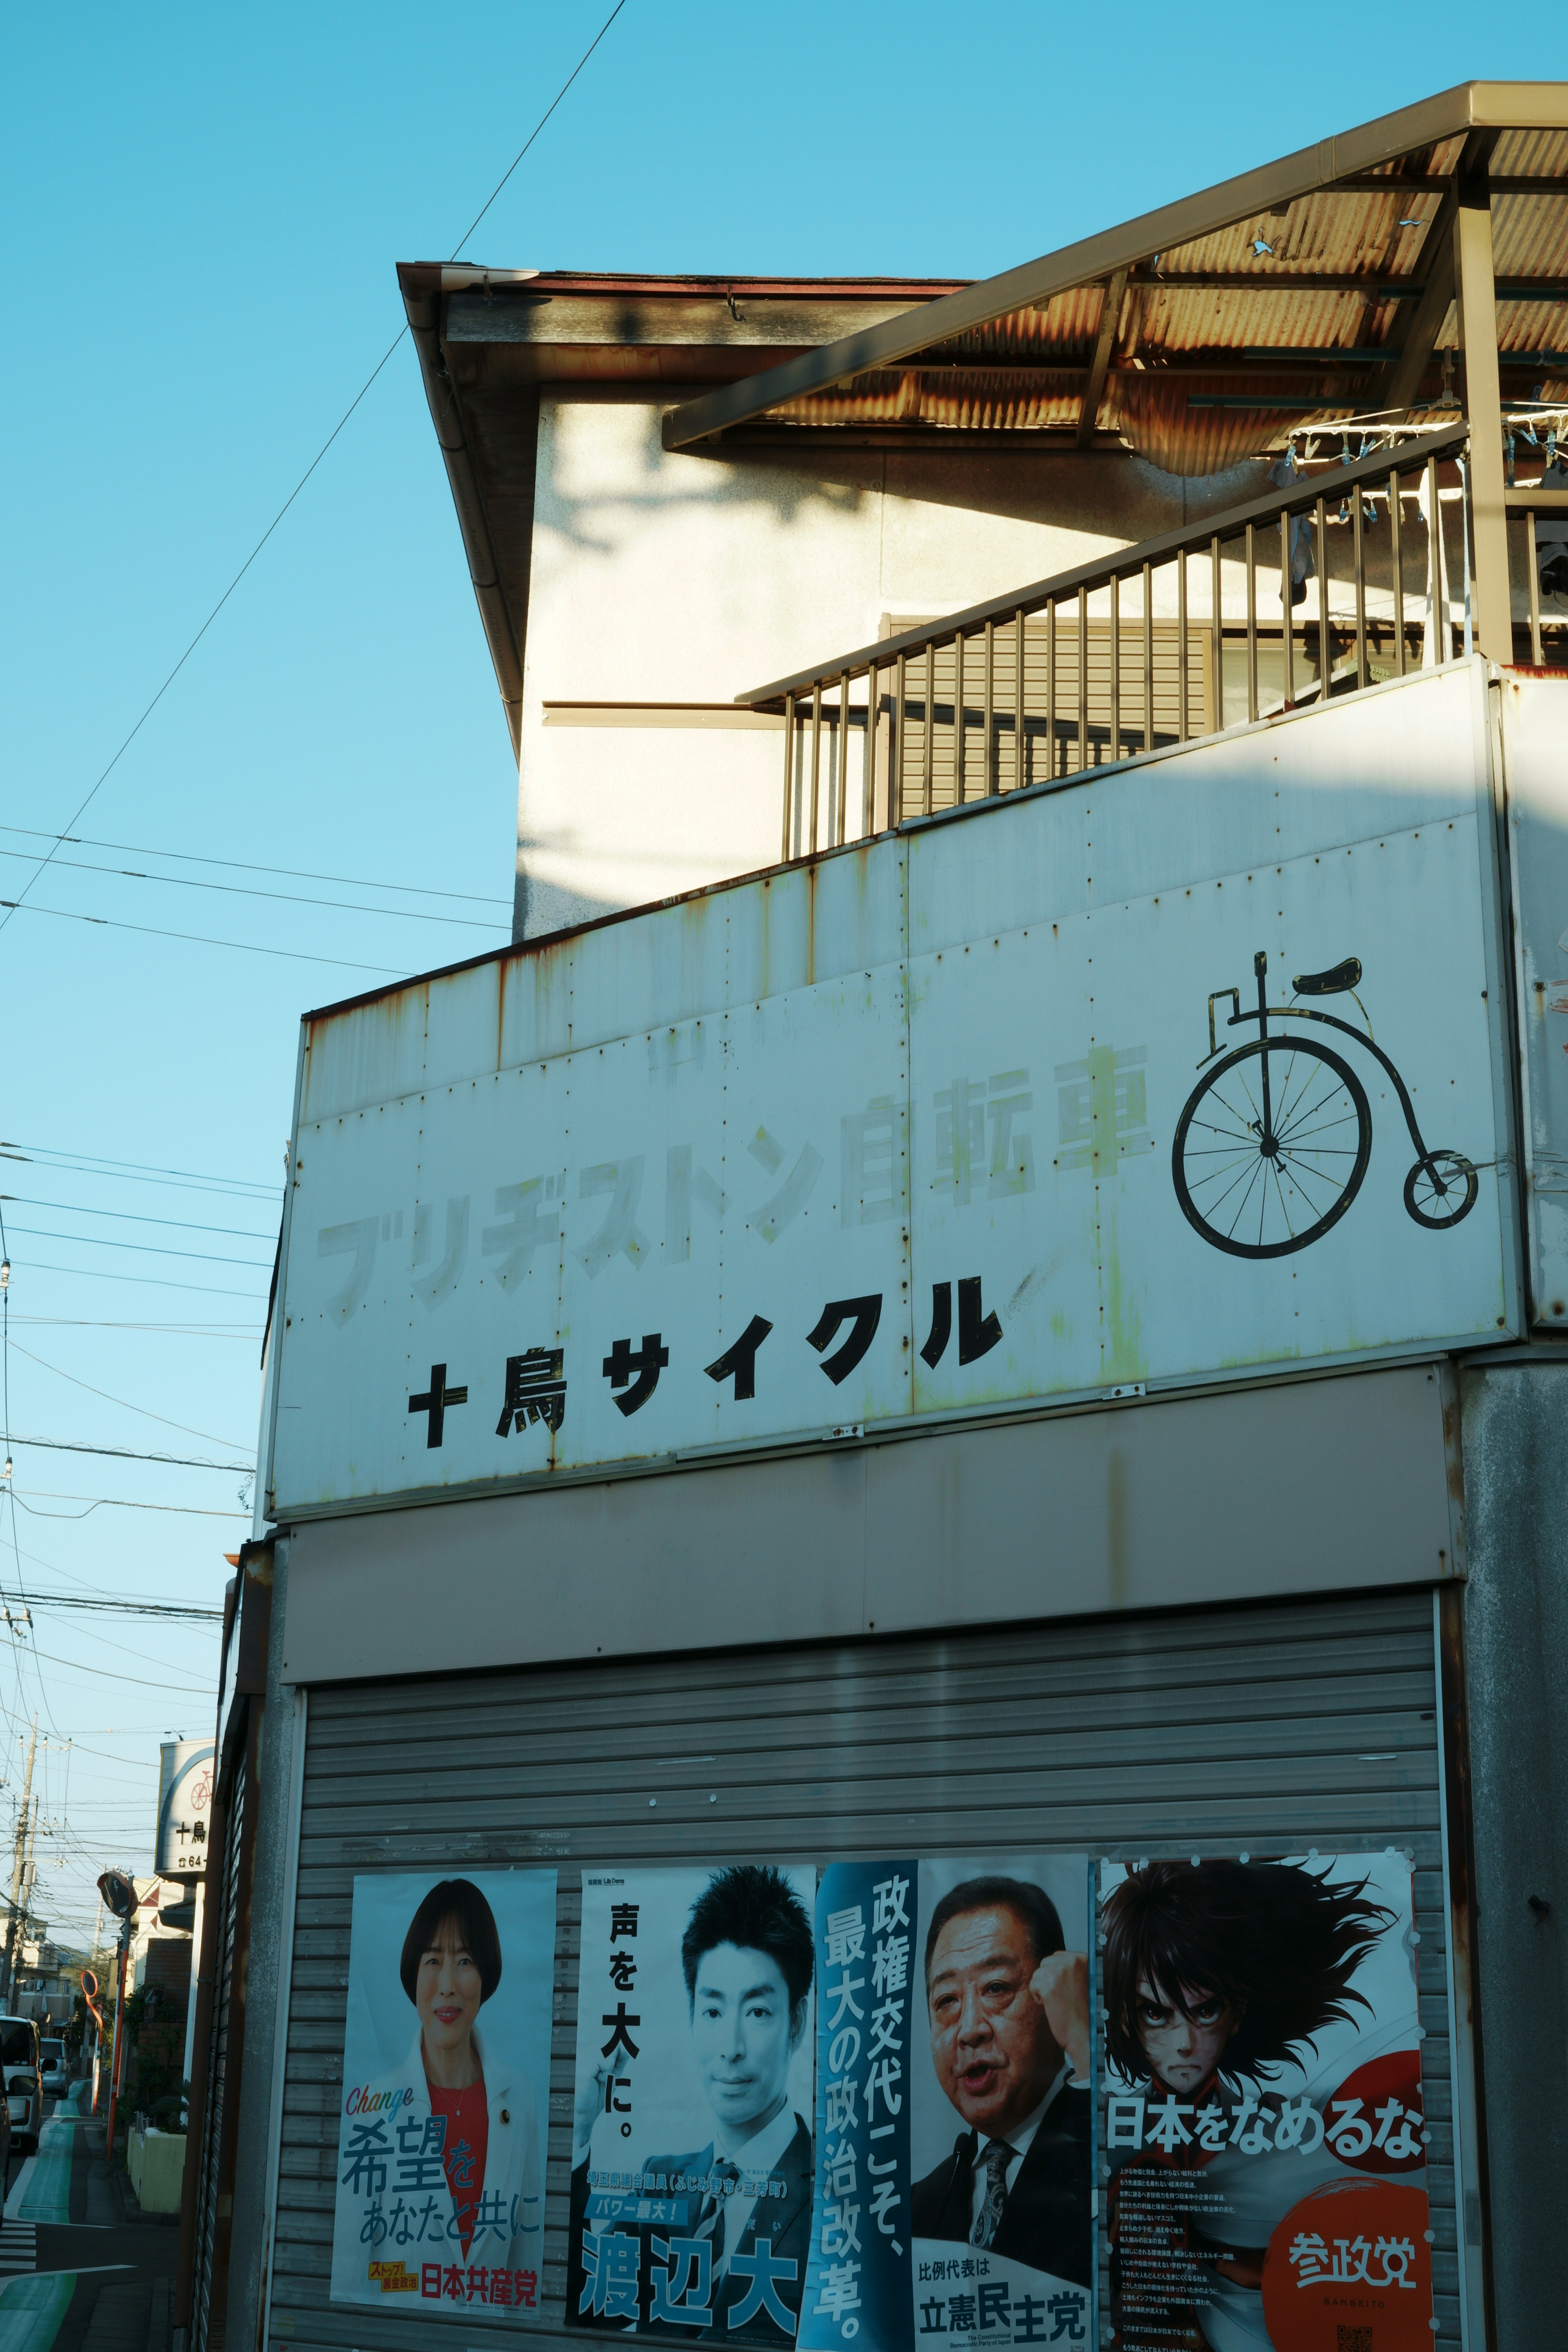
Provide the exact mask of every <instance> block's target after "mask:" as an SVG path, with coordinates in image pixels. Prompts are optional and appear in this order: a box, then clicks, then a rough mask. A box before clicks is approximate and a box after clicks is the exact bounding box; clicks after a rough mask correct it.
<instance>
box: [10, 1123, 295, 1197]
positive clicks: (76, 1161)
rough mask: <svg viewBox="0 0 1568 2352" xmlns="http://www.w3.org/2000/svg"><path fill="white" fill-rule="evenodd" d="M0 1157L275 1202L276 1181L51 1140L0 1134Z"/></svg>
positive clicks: (279, 1189) (87, 1173)
mask: <svg viewBox="0 0 1568 2352" xmlns="http://www.w3.org/2000/svg"><path fill="white" fill-rule="evenodd" d="M0 1158H5V1159H7V1160H13V1159H22V1160H37V1161H39V1162H40V1164H42V1165H55V1166H59V1167H69V1168H72V1169H75V1170H77V1171H79V1172H80V1173H81V1174H83V1175H99V1174H102V1175H108V1176H118V1177H123V1178H124V1180H125V1181H126V1182H128V1183H148V1184H151V1183H155V1182H156V1181H158V1180H159V1179H160V1178H161V1177H165V1178H167V1179H168V1180H169V1181H171V1182H173V1183H174V1184H176V1185H184V1186H185V1187H188V1188H189V1189H190V1190H191V1191H193V1192H257V1193H260V1194H261V1195H263V1196H264V1197H265V1198H266V1199H268V1200H270V1201H275V1200H276V1199H277V1198H278V1196H279V1193H280V1192H281V1191H282V1190H283V1187H282V1186H281V1185H280V1184H258V1183H257V1182H255V1181H254V1180H253V1179H252V1178H250V1177H248V1176H204V1175H198V1174H197V1172H196V1171H195V1169H194V1168H158V1167H155V1166H153V1164H152V1163H151V1162H150V1161H148V1160H102V1159H100V1158H99V1156H98V1154H97V1153H96V1152H92V1151H66V1150H61V1148H60V1147H59V1146H58V1144H53V1143H14V1142H12V1141H10V1140H9V1139H6V1138H5V1137H0Z"/></svg>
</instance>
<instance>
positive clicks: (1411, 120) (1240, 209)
mask: <svg viewBox="0 0 1568 2352" xmlns="http://www.w3.org/2000/svg"><path fill="white" fill-rule="evenodd" d="M1483 124H1484V125H1488V126H1492V125H1495V126H1496V127H1498V128H1500V129H1502V128H1513V127H1518V128H1521V129H1568V85H1565V84H1563V83H1561V82H1537V83H1530V82H1462V83H1460V84H1459V85H1458V87H1457V88H1455V89H1449V90H1445V91H1443V92H1441V93H1440V94H1439V95H1437V96H1436V97H1434V98H1429V99H1425V100H1421V102H1420V103H1419V104H1417V105H1415V106H1409V107H1405V108H1403V109H1402V110H1400V111H1399V112H1398V113H1396V114H1388V115H1384V116H1383V117H1382V118H1381V119H1380V120H1379V121H1375V122H1371V123H1366V124H1363V126H1362V127H1361V128H1360V129H1359V130H1355V131H1345V132H1343V133H1342V134H1341V135H1340V136H1339V137H1337V138H1333V139H1325V140H1321V141H1320V142H1316V143H1315V144H1313V145H1312V146H1310V147H1303V148H1300V149H1299V150H1298V151H1297V152H1296V153H1295V154H1293V155H1287V156H1284V157H1283V158H1281V160H1280V161H1279V162H1278V163H1268V164H1265V165H1263V166H1261V167H1260V168H1259V169H1258V170H1257V171H1254V172H1244V173H1240V174H1239V175H1238V176H1237V178H1235V179H1231V180H1226V181H1222V182H1221V183H1220V184H1218V185H1217V186H1215V187H1213V188H1208V189H1205V190H1204V191H1203V193H1202V194H1198V195H1193V196H1186V197H1184V198H1183V199H1182V200H1181V201H1180V202H1179V203H1176V204H1173V205H1161V206H1160V207H1159V208H1158V209H1157V210H1155V211H1154V212H1151V213H1144V214H1143V215H1141V217H1140V218H1138V219H1136V220H1132V221H1128V222H1125V223H1123V224H1122V226H1121V227H1119V228H1113V229H1107V230H1105V231H1102V232H1101V234H1100V235H1099V236H1092V237H1085V238H1083V239H1082V240H1081V241H1080V242H1079V243H1078V244H1076V245H1069V246H1065V247H1062V248H1061V250H1060V251H1059V252H1057V253H1052V254H1047V255H1044V256H1043V257H1041V258H1040V259H1039V260H1037V261H1030V262H1025V263H1023V264H1022V265H1020V266H1019V267H1018V268H1015V269H1008V270H1004V271H1003V272H1002V274H1001V275H1000V276H999V277H996V278H985V279H983V280H981V281H980V282H979V283H978V284H976V285H973V286H970V287H966V288H965V289H963V292H962V293H958V294H949V295H945V296H942V298H941V299H938V300H936V301H934V302H930V303H926V304H924V305H922V306H921V308H920V309H919V310H910V311H908V312H906V313H904V314H903V315H902V316H900V317H899V318H896V319H889V320H886V321H885V322H884V324H882V325H881V326H879V327H872V328H868V329H867V330H866V331H864V332H862V333H859V334H854V335H846V336H843V337H841V338H840V339H839V341H837V342H835V343H827V344H825V345H824V346H823V347H822V348H821V349H820V350H819V351H816V352H807V353H805V354H803V355H802V356H801V357H800V358H799V359H795V360H790V361H786V362H784V364H783V365H781V366H778V367H773V368H766V369H764V370H763V372H762V373H760V374H758V375H754V376H748V377H746V378H744V379H743V380H742V382H741V383H734V384H725V385H723V386H722V387H721V388H720V389H718V390H716V391H713V392H710V393H706V394H702V395H701V396H700V398H699V399H696V400H689V401H684V402H682V403H681V404H680V405H679V407H677V408H673V409H671V410H669V411H668V413H667V415H666V416H665V419H664V425H663V440H664V446H665V447H666V448H667V449H686V448H689V447H691V446H693V445H694V444H696V443H699V442H701V441H704V440H707V439H710V437H711V436H714V435H716V434H720V433H722V432H724V431H726V430H727V429H728V427H730V426H731V425H741V424H743V423H745V422H746V421H747V420H748V419H750V418H752V417H753V416H758V415H762V414H763V411H764V410H766V409H769V408H773V407H776V406H777V405H778V404H780V403H781V402H783V401H786V400H797V399H800V398H802V397H803V396H804V395H805V394H811V393H817V392H826V390H827V389H828V388H829V387H830V386H831V385H833V384H837V383H843V382H844V381H845V380H846V378H847V377H849V376H855V375H861V374H864V373H866V372H867V371H868V369H872V368H883V367H892V366H895V365H897V363H898V362H900V360H905V359H909V358H910V357H912V355H913V354H914V353H915V352H919V351H923V350H925V349H926V348H927V347H928V346H929V345H930V344H931V343H937V342H943V341H947V340H948V339H949V338H950V337H952V336H953V335H963V334H969V333H972V332H973V331H974V329H976V328H978V327H985V326H989V325H990V324H991V323H992V321H993V320H995V319H998V318H1001V317H1003V316H1005V313H1006V312H1008V311H1010V310H1025V309H1028V308H1031V307H1038V306H1040V305H1042V304H1044V303H1046V302H1048V301H1049V300H1050V299H1051V298H1052V297H1053V296H1054V295H1057V294H1060V293H1065V292H1066V291H1067V290H1068V288H1070V287H1076V286H1086V285H1089V284H1092V283H1093V282H1094V281H1095V280H1097V279H1104V278H1109V277H1110V274H1111V272H1112V271H1113V270H1117V269H1123V268H1126V269H1131V268H1135V267H1136V266H1137V264H1138V263H1139V262H1141V261H1146V260H1148V259H1149V257H1151V256H1152V255H1154V254H1159V253H1164V252H1169V251H1173V250H1174V249H1176V248H1177V247H1181V246H1183V245H1188V244H1191V243H1192V242H1193V241H1194V239H1196V238H1198V237H1202V236H1211V235H1213V234H1214V233H1215V231H1216V230H1218V229H1221V228H1225V227H1227V226H1231V225H1232V224H1233V223H1235V222H1237V221H1241V220H1247V219H1250V218H1251V217H1252V216H1253V215H1256V214H1258V213H1263V212H1268V211H1271V210H1273V209H1274V208H1275V207H1277V206H1279V205H1285V204H1289V203H1290V202H1291V201H1292V199H1294V198H1296V197H1298V196H1305V195H1310V194H1313V193H1315V192H1316V191H1317V190H1319V189H1321V188H1325V187H1330V186H1331V185H1332V184H1334V183H1335V182H1336V181H1338V180H1341V179H1345V178H1351V177H1354V176H1357V175H1359V174H1363V173H1367V172H1370V171H1372V170H1373V168H1374V166H1376V165H1377V164H1380V163H1394V162H1395V161H1397V159H1398V158H1399V157H1400V156H1402V155H1407V154H1410V153H1412V152H1414V151H1415V149H1417V148H1429V147H1431V146H1434V145H1435V144H1436V142H1439V141H1440V140H1444V139H1452V138H1454V137H1456V136H1458V134H1459V133H1461V132H1468V131H1471V130H1473V129H1475V128H1476V127H1477V126H1479V125H1483Z"/></svg>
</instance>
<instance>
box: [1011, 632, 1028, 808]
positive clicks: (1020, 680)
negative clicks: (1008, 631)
mask: <svg viewBox="0 0 1568 2352" xmlns="http://www.w3.org/2000/svg"><path fill="white" fill-rule="evenodd" d="M1013 652H1014V669H1013V782H1014V783H1015V784H1021V783H1023V782H1024V781H1025V776H1026V769H1025V766H1024V611H1023V607H1022V605H1020V606H1019V608H1018V610H1017V611H1016V613H1015V614H1014V615H1013Z"/></svg>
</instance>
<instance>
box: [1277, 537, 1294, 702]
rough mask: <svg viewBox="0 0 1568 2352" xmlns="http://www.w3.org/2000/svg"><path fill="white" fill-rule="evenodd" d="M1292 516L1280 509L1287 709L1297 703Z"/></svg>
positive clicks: (1280, 555) (1284, 685) (1282, 622)
mask: <svg viewBox="0 0 1568 2352" xmlns="http://www.w3.org/2000/svg"><path fill="white" fill-rule="evenodd" d="M1293 585H1294V583H1293V582H1292V580H1291V578H1290V518H1289V514H1287V512H1286V511H1285V509H1284V508H1283V507H1281V508H1280V509H1279V616H1280V628H1281V635H1282V637H1283V640H1284V646H1285V668H1284V673H1283V677H1282V678H1281V685H1282V687H1283V689H1284V703H1285V708H1286V709H1287V710H1291V709H1294V708H1295V703H1296V626H1295V614H1294V610H1293V607H1292V605H1291V603H1290V590H1291V588H1292V586H1293Z"/></svg>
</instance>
